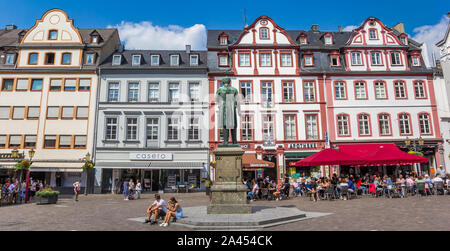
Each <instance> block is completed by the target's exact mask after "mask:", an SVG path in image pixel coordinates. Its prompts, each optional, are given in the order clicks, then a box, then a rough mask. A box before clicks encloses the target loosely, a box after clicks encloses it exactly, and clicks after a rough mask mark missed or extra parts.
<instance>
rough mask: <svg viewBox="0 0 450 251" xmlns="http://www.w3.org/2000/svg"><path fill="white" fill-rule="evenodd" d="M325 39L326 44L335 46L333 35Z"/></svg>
mask: <svg viewBox="0 0 450 251" xmlns="http://www.w3.org/2000/svg"><path fill="white" fill-rule="evenodd" d="M324 39H325V44H327V45H330V44H333V39H332V37H331V35H325V37H324Z"/></svg>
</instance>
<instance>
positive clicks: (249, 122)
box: [241, 115, 253, 140]
mask: <svg viewBox="0 0 450 251" xmlns="http://www.w3.org/2000/svg"><path fill="white" fill-rule="evenodd" d="M241 135H242V139H241V140H253V117H252V116H250V115H244V116H243V117H242V128H241Z"/></svg>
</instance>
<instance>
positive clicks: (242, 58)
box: [239, 53, 250, 66]
mask: <svg viewBox="0 0 450 251" xmlns="http://www.w3.org/2000/svg"><path fill="white" fill-rule="evenodd" d="M239 66H250V53H239Z"/></svg>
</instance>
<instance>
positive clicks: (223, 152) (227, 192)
mask: <svg viewBox="0 0 450 251" xmlns="http://www.w3.org/2000/svg"><path fill="white" fill-rule="evenodd" d="M243 154H244V150H242V148H241V147H236V146H232V147H220V146H219V147H218V148H217V149H216V150H215V151H214V155H215V156H216V182H215V184H214V185H213V186H212V188H211V203H210V204H209V205H208V207H207V213H208V214H250V213H252V208H251V206H250V205H249V204H248V201H247V187H246V186H245V185H244V184H242V155H243Z"/></svg>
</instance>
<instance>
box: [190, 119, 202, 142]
mask: <svg viewBox="0 0 450 251" xmlns="http://www.w3.org/2000/svg"><path fill="white" fill-rule="evenodd" d="M188 140H200V123H199V118H189V129H188Z"/></svg>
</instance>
